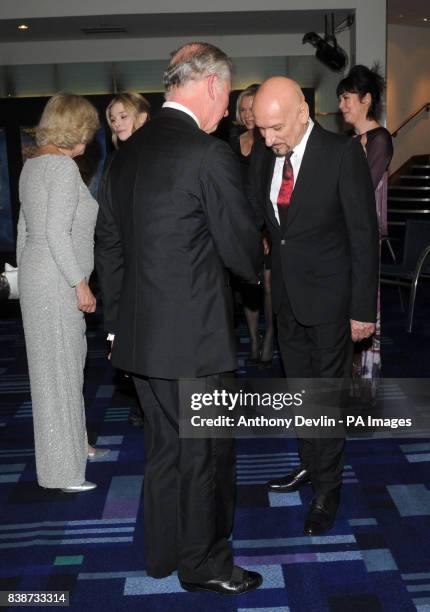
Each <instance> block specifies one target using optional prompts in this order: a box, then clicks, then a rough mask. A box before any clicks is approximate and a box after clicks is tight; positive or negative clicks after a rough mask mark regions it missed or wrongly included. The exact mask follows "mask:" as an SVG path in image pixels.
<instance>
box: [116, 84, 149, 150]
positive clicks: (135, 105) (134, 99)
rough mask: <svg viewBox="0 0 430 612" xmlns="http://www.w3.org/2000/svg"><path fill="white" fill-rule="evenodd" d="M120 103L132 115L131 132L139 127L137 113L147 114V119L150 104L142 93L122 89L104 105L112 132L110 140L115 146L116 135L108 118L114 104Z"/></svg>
mask: <svg viewBox="0 0 430 612" xmlns="http://www.w3.org/2000/svg"><path fill="white" fill-rule="evenodd" d="M118 103H120V104H122V105H123V107H124V109H125V110H126V111H127V112H128V113H130V114H131V115H132V117H133V132H135V131H136V130H137V128H138V127H140V125H139V122H138V119H139V115H141V114H142V113H146V114H147V119H149V111H150V109H151V106H150V104H149V102H148V100H147V99H146V98H145V96H142V94H139V93H134V92H129V91H124V92H123V93H120V94H117V95H116V96H115V97H114V98H112V100H111V101H110V102H109V104H108V105H107V107H106V121H107V122H108V125H109V127H110V129H111V132H112V142H113V144H114V146H115V148H118V136H117V135H116V134H115V131H114V129H113V127H112V121H111V118H110V112H111V110H112V107H113V105H114V104H118Z"/></svg>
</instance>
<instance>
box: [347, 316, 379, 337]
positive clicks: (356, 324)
mask: <svg viewBox="0 0 430 612" xmlns="http://www.w3.org/2000/svg"><path fill="white" fill-rule="evenodd" d="M350 322H351V338H352V341H353V342H359V341H360V340H364V339H365V338H369V337H370V336H372V335H373V334H374V333H375V328H376V326H375V324H374V323H363V322H362V321H353V320H352V319H350Z"/></svg>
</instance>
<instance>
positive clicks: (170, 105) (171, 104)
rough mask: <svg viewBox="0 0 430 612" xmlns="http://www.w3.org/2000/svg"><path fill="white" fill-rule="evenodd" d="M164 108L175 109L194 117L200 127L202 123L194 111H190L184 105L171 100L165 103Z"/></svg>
mask: <svg viewBox="0 0 430 612" xmlns="http://www.w3.org/2000/svg"><path fill="white" fill-rule="evenodd" d="M163 108H175V109H176V110H179V111H182V112H183V113H186V114H187V115H189V116H190V117H192V118H193V119H194V121H195V122H196V123H197V125H198V126H199V127H200V121H199V120H198V119H197V117H196V116H195V114H194V113H193V111H190V109H189V108H187V107H186V106H184V105H183V104H180V103H179V102H173V101H171V100H167V101H166V102H164V104H163Z"/></svg>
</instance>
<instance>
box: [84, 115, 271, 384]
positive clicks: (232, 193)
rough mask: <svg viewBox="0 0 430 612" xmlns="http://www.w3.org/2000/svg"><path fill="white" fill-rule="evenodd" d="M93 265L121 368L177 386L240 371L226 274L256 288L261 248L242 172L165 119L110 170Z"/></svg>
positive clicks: (189, 125) (187, 126)
mask: <svg viewBox="0 0 430 612" xmlns="http://www.w3.org/2000/svg"><path fill="white" fill-rule="evenodd" d="M102 191H103V192H104V195H103V197H102V198H101V201H100V209H99V216H98V220H97V227H96V237H97V244H96V266H97V272H98V275H99V278H100V283H101V289H102V298H103V304H104V309H105V327H106V329H107V330H108V331H111V332H115V342H114V346H113V352H112V362H113V365H115V366H116V367H119V368H122V369H124V370H128V371H130V372H134V373H137V374H142V375H146V376H149V377H153V378H167V379H176V378H182V377H196V376H204V375H209V374H214V373H218V372H226V371H231V370H234V369H235V368H237V351H236V343H235V338H234V330H233V317H232V310H231V293H230V288H229V287H228V280H227V279H228V277H227V273H226V269H225V268H229V269H230V270H231V271H232V272H233V273H234V274H236V275H238V276H240V277H241V278H243V279H244V280H245V281H248V282H257V281H258V277H257V275H258V271H259V268H260V267H261V265H262V264H261V258H262V253H261V241H260V234H259V231H258V227H257V224H256V222H255V218H254V216H253V215H252V212H251V211H250V209H249V204H248V202H247V200H246V198H245V196H244V194H243V186H242V182H241V173H240V168H239V164H238V161H237V160H236V158H235V155H234V153H233V152H232V151H231V150H230V147H229V146H228V145H227V144H225V143H224V142H222V141H220V140H218V139H216V138H213V137H211V136H209V135H208V134H206V133H204V132H203V131H202V130H200V129H199V128H198V127H197V125H196V123H195V121H194V120H193V119H192V118H191V117H190V116H188V115H187V114H185V113H183V112H181V111H178V110H174V109H168V108H166V109H163V110H162V111H161V112H160V114H159V115H158V116H157V117H155V118H154V119H152V120H151V121H150V122H148V123H147V124H145V125H144V126H143V127H142V128H141V129H139V130H137V131H136V132H135V133H134V134H133V136H132V137H131V138H130V139H129V140H128V141H127V143H126V144H125V145H124V147H122V148H121V149H120V150H119V151H118V153H117V154H116V156H115V158H114V159H113V161H112V163H111V166H110V168H109V171H108V176H107V178H106V182H105V186H104V189H103V190H102Z"/></svg>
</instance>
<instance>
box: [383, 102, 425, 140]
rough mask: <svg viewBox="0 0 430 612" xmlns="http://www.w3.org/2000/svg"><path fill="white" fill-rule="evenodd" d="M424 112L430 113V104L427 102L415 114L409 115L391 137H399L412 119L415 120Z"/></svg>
mask: <svg viewBox="0 0 430 612" xmlns="http://www.w3.org/2000/svg"><path fill="white" fill-rule="evenodd" d="M423 111H426V112H427V113H428V112H429V111H430V102H426V103H425V104H423V105H422V106H421V107H420V108H419V109H418V110H416V111H415V112H413V113H412V114H410V115H409V117H407V118H406V119H405V120H404V121H403V122H402V123H401V124H400V125H399V127H398V128H397V130H394V132H391V135H392V137H393V138H395V137H396V136H397V134H398V133H399V132H400V130H401V129H402V128H404V127H405V125H407V124H408V123H409V121H412V119H414V118H415V117H416V116H417V115H419V114H420V113H422V112H423Z"/></svg>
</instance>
